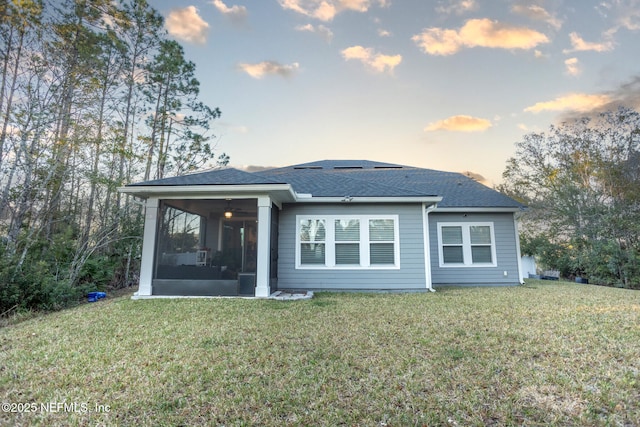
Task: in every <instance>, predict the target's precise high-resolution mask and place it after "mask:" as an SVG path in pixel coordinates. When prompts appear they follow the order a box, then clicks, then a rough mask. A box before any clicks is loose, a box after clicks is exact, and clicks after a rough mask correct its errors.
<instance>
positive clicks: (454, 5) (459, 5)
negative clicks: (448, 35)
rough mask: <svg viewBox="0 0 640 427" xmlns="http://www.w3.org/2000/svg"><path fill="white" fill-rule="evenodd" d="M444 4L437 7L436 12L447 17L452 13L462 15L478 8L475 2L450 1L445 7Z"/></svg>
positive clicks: (470, 0)
mask: <svg viewBox="0 0 640 427" xmlns="http://www.w3.org/2000/svg"><path fill="white" fill-rule="evenodd" d="M442 3H443V2H440V4H441V5H440V6H438V7H436V12H438V13H442V14H445V15H450V14H452V13H454V14H456V15H462V14H463V13H467V12H471V11H473V10H476V9H477V8H478V4H477V3H476V1H475V0H448V1H447V2H446V4H444V5H443V4H442Z"/></svg>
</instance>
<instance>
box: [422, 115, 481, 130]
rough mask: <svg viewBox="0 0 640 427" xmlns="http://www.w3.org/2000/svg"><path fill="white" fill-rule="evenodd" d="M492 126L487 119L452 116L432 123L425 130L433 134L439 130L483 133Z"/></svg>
mask: <svg viewBox="0 0 640 427" xmlns="http://www.w3.org/2000/svg"><path fill="white" fill-rule="evenodd" d="M491 126H493V125H492V124H491V122H490V121H489V120H487V119H481V118H478V117H471V116H465V115H458V116H451V117H449V118H448V119H444V120H440V121H437V122H434V123H430V124H429V125H428V126H427V127H426V128H424V130H425V132H432V131H437V130H446V131H454V132H482V131H484V130H487V129H489V128H490V127H491Z"/></svg>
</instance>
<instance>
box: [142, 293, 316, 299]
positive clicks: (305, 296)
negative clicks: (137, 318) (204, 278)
mask: <svg viewBox="0 0 640 427" xmlns="http://www.w3.org/2000/svg"><path fill="white" fill-rule="evenodd" d="M161 298H164V299H178V298H244V299H273V300H278V301H297V300H306V299H311V298H313V291H298V292H295V291H275V292H274V293H272V294H271V295H269V297H267V298H259V297H252V296H197V295H137V292H136V293H134V294H133V296H132V297H131V299H134V300H139V299H161Z"/></svg>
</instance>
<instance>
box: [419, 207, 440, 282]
mask: <svg viewBox="0 0 640 427" xmlns="http://www.w3.org/2000/svg"><path fill="white" fill-rule="evenodd" d="M437 207H438V204H437V203H433V204H431V205H429V206H427V204H426V203H423V204H422V226H423V227H424V231H423V233H422V237H423V239H424V274H425V279H426V285H427V290H428V291H429V292H435V291H436V290H435V289H433V283H432V282H431V244H430V242H429V240H430V239H429V213H430V212H432V211H433V210H434V209H436V208H437Z"/></svg>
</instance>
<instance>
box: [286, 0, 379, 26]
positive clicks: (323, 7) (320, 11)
mask: <svg viewBox="0 0 640 427" xmlns="http://www.w3.org/2000/svg"><path fill="white" fill-rule="evenodd" d="M278 2H279V3H280V6H281V7H282V8H283V9H285V10H292V11H294V12H297V13H300V14H302V15H305V16H308V17H310V18H315V19H318V20H320V21H324V22H328V21H331V20H333V18H334V17H335V16H336V15H337V14H338V13H341V12H343V11H346V10H351V11H355V12H366V11H367V10H369V8H370V7H371V3H372V0H278ZM377 3H378V5H379V6H380V7H387V6H388V5H389V1H387V0H378V1H377Z"/></svg>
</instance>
